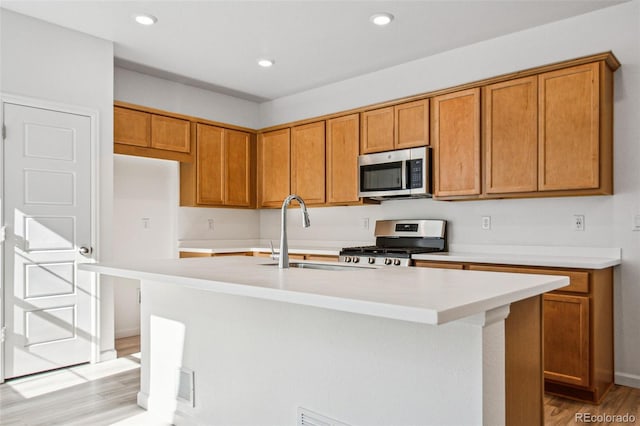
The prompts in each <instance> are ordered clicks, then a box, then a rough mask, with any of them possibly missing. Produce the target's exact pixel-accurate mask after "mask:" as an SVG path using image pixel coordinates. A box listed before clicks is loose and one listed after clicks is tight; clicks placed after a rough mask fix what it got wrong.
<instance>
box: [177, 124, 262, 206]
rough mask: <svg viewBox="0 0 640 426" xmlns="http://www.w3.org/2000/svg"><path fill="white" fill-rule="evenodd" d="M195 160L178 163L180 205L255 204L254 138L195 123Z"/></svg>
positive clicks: (246, 134) (241, 133)
mask: <svg viewBox="0 0 640 426" xmlns="http://www.w3.org/2000/svg"><path fill="white" fill-rule="evenodd" d="M194 128H195V133H196V149H195V151H196V158H195V162H194V163H180V205H182V206H233V207H254V206H255V195H254V194H255V192H254V191H255V189H254V188H255V186H254V183H253V182H254V177H255V173H254V170H255V138H254V137H253V136H252V135H251V134H250V133H247V132H242V131H238V130H230V129H224V128H222V127H217V126H212V125H209V124H202V123H198V124H196V125H195V126H194Z"/></svg>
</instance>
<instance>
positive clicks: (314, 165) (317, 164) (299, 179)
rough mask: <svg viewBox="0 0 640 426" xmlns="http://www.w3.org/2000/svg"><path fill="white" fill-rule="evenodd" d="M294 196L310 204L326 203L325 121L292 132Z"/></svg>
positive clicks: (292, 183) (292, 190)
mask: <svg viewBox="0 0 640 426" xmlns="http://www.w3.org/2000/svg"><path fill="white" fill-rule="evenodd" d="M291 192H292V193H294V194H297V195H299V196H300V197H302V199H303V200H304V201H305V202H306V203H308V204H323V203H324V199H325V138H324V121H320V122H317V123H311V124H305V125H303V126H296V127H293V128H292V129H291Z"/></svg>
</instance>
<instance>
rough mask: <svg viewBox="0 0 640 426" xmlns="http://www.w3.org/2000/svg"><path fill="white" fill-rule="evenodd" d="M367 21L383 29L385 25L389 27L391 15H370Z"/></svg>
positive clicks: (384, 13) (391, 19)
mask: <svg viewBox="0 0 640 426" xmlns="http://www.w3.org/2000/svg"><path fill="white" fill-rule="evenodd" d="M369 20H370V21H371V22H373V23H374V24H376V25H379V26H381V27H383V26H385V25H389V24H390V23H391V21H393V15H392V14H390V13H386V12H383V13H376V14H373V15H371V18H369Z"/></svg>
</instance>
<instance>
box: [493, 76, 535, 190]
mask: <svg viewBox="0 0 640 426" xmlns="http://www.w3.org/2000/svg"><path fill="white" fill-rule="evenodd" d="M537 82H538V80H537V77H536V76H532V77H526V78H520V79H517V80H509V81H505V82H501V83H497V84H492V85H490V86H486V87H484V88H483V96H482V98H483V102H484V103H483V110H482V112H483V118H484V178H485V180H484V182H485V192H486V193H488V194H504V193H513V192H531V191H536V190H537V189H538V90H537Z"/></svg>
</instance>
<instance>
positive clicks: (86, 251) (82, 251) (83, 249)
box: [78, 246, 93, 256]
mask: <svg viewBox="0 0 640 426" xmlns="http://www.w3.org/2000/svg"><path fill="white" fill-rule="evenodd" d="M92 251H93V249H92V248H91V247H84V246H83V247H80V249H79V250H78V253H80V254H81V255H83V256H87V255H90V254H91V252H92Z"/></svg>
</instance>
